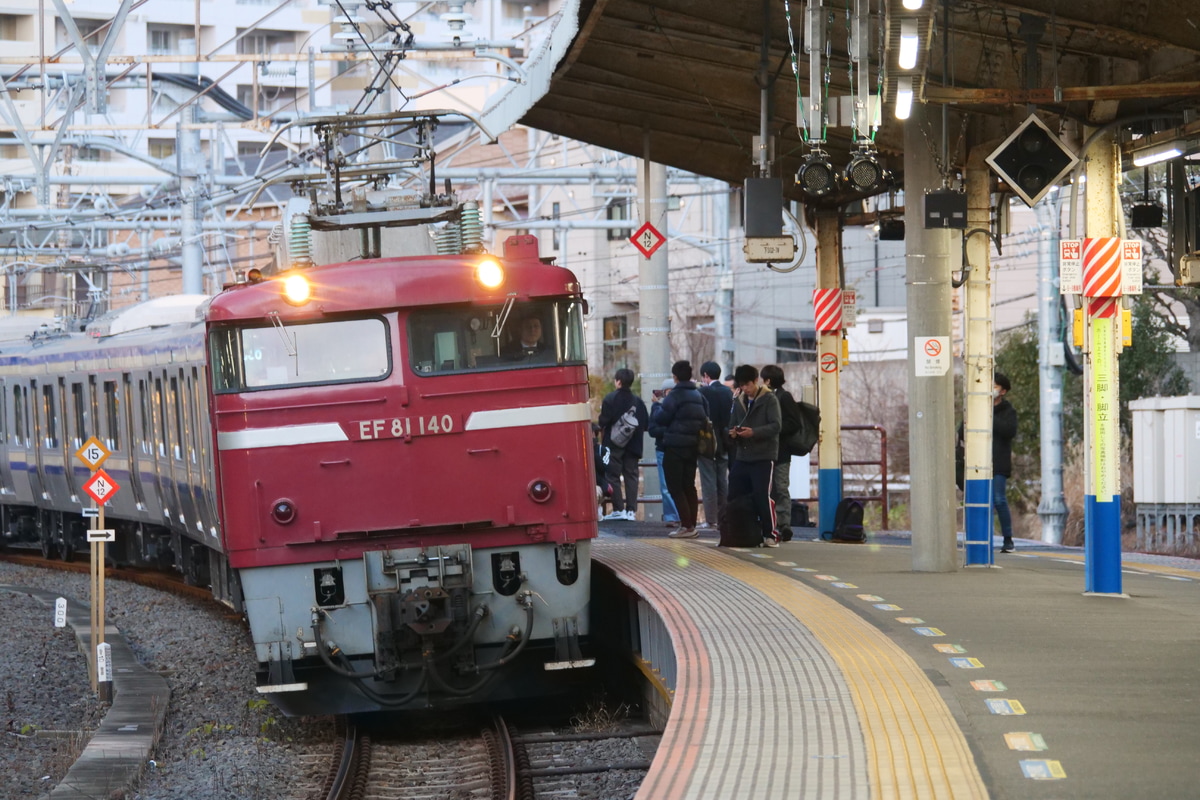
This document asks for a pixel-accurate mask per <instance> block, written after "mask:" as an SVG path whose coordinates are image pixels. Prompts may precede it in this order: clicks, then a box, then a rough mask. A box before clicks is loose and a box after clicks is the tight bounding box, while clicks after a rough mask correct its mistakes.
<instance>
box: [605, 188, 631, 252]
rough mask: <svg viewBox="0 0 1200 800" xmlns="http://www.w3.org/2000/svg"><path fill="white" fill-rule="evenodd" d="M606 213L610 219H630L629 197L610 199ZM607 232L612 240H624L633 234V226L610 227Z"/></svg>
mask: <svg viewBox="0 0 1200 800" xmlns="http://www.w3.org/2000/svg"><path fill="white" fill-rule="evenodd" d="M605 214H606V216H607V217H608V218H609V219H610V220H622V221H623V220H627V219H629V198H627V197H623V198H620V199H617V200H609V201H608V205H607V206H606V207H605ZM607 233H608V240H609V241H610V242H624V241H627V240H628V239H629V237H631V236H633V228H609V229H608V231H607Z"/></svg>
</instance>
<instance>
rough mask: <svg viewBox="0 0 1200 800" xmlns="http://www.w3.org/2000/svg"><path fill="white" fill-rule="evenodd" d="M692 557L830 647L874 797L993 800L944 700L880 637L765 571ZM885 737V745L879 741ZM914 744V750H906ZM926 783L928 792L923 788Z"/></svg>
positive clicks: (715, 557) (715, 556) (706, 555)
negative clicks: (759, 595) (757, 594)
mask: <svg viewBox="0 0 1200 800" xmlns="http://www.w3.org/2000/svg"><path fill="white" fill-rule="evenodd" d="M691 557H692V558H694V559H696V560H698V561H701V562H702V563H705V564H707V565H708V566H710V567H712V568H713V569H717V570H719V571H721V572H724V573H726V574H727V575H730V576H731V577H734V578H737V579H739V580H743V581H746V582H748V583H751V584H752V585H754V586H756V587H758V588H759V590H760V591H762V592H763V593H764V594H765V595H767V596H768V597H769V598H771V599H772V600H773V601H774V602H776V603H778V604H779V605H781V606H782V607H784V608H785V609H787V610H788V611H789V612H791V613H792V614H793V615H794V616H795V617H796V618H797V619H798V620H800V622H801V623H803V624H804V625H805V626H806V627H808V629H809V630H810V631H812V633H813V635H814V636H816V638H817V640H818V641H820V642H821V643H822V644H823V645H824V646H825V647H826V649H827V650H828V651H829V653H830V655H831V656H832V657H833V658H834V660H835V661H836V662H837V663H838V665H839V667H840V668H841V669H842V672H843V674H844V675H845V677H846V681H847V684H848V685H849V687H850V690H851V692H852V693H853V695H854V702H855V706H856V708H857V709H858V712H859V718H860V724H861V725H863V736H864V739H865V740H866V745H867V748H868V752H869V754H870V755H871V758H872V766H871V773H872V774H871V777H872V783H873V785H872V787H871V796H872V797H908V796H912V797H949V798H955V800H960V799H961V798H986V797H987V796H988V793H987V789H986V787H985V786H984V783H983V778H982V776H981V775H980V774H979V769H978V766H977V765H976V763H975V759H974V757H973V756H972V754H971V750H970V746H969V745H968V744H967V740H966V737H965V736H964V735H963V732H962V730H961V728H959V726H958V723H957V722H956V721H955V719H954V717H953V715H952V714H951V712H950V709H949V708H948V707H947V706H946V703H945V701H944V700H943V699H942V697H941V695H940V694H938V692H937V690H936V689H935V688H934V686H933V684H932V683H930V681H929V679H928V677H926V675H925V673H924V672H923V671H922V670H921V669H920V667H918V666H917V664H916V662H914V661H913V660H912V658H910V657H909V656H908V654H907V653H905V652H904V651H903V650H902V649H901V648H900V647H899V646H898V645H897V644H896V643H895V642H893V641H892V640H891V639H889V638H888V637H887V636H886V635H885V634H884V633H883V632H882V631H880V630H878V629H876V628H874V627H873V626H871V625H870V624H868V623H867V622H866V620H864V619H863V618H862V617H861V616H859V615H858V614H856V613H854V612H853V611H851V610H850V609H847V608H845V607H844V606H842V605H841V604H839V603H838V602H836V601H835V600H833V599H831V598H829V597H827V596H826V595H824V594H822V593H821V592H819V591H817V590H816V589H813V588H811V587H809V586H807V585H806V584H803V583H801V582H800V581H798V580H795V579H793V578H791V577H787V576H782V575H778V574H776V573H774V572H772V571H771V570H768V569H763V568H762V565H759V564H749V563H747V562H745V561H743V560H742V559H740V558H736V557H733V556H727V555H724V554H721V553H713V552H704V551H700V552H698V553H695V554H692V556H691ZM801 596H802V597H803V601H802V602H801V600H800V597H801ZM868 696H869V701H868ZM918 723H919V724H918ZM896 734H898V735H902V736H904V737H905V742H904V744H905V746H904V747H903V748H902V749H903V751H904V754H905V756H906V758H905V759H904V761H905V762H906V763H903V764H902V763H898V761H897V758H896V753H897V749H894V748H893V747H889V746H888V745H889V744H891V742H892V738H893V737H894V735H896ZM879 737H886V738H884V741H883V742H880V741H879ZM909 739H912V740H914V743H915V744H916V745H917V747H916V748H915V749H912V750H910V749H909V748H908V746H907V744H908V740H909ZM931 746H932V747H934V748H935V749H934V751H933V752H932V753H930V752H928V748H929V747H931ZM880 758H886V759H888V760H890V761H891V766H892V767H893V769H892V770H891V772H892V775H893V776H894V779H889V778H888V777H887V776H885V775H884V774H883V770H882V766H881V762H880V761H878V760H877V759H880ZM914 759H915V760H914ZM934 764H936V767H934V768H932V769H931V767H933V765H934ZM916 767H920V768H921V769H920V770H917V769H915V768H916ZM918 772H920V773H923V774H918ZM922 782H923V783H924V784H925V785H924V786H920V785H918V783H922ZM901 784H908V785H907V787H902V786H901Z"/></svg>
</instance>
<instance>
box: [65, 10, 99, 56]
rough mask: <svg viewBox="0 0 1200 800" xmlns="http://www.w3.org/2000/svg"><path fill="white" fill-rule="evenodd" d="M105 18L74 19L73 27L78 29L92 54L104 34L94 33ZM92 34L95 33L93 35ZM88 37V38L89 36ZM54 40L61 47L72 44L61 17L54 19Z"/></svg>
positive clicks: (96, 49)
mask: <svg viewBox="0 0 1200 800" xmlns="http://www.w3.org/2000/svg"><path fill="white" fill-rule="evenodd" d="M106 24H107V20H99V19H79V18H76V19H75V27H76V28H78V29H79V35H80V36H82V37H83V39H84V41H86V42H87V47H88V50H90V51H91V52H92V53H93V54H95V53H96V51H98V50H99V49H100V44H101V43H102V42H103V41H104V34H100V33H96V32H97V31H98V30H100V26H102V25H106ZM92 34H95V36H93V35H92ZM89 37H90V38H89ZM54 41H55V44H56V45H57V46H58V47H60V48H62V47H66V46H67V45H72V46H74V44H75V42H74V41H72V39H71V35H70V34H69V33H67V26H66V25H63V22H62V20H61V19H57V20H55V21H54Z"/></svg>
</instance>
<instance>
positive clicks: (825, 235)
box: [813, 212, 842, 532]
mask: <svg viewBox="0 0 1200 800" xmlns="http://www.w3.org/2000/svg"><path fill="white" fill-rule="evenodd" d="M815 225H816V235H817V252H816V258H817V288H816V290H815V291H813V319H814V322H815V323H816V324H815V325H814V328H815V329H816V331H817V395H818V398H817V401H818V405H819V406H820V408H821V438H820V440H819V444H818V447H817V466H818V469H817V512H818V513H817V516H818V520H819V521H818V524H819V525H820V528H819V529H818V532H824V531H832V530H833V518H834V515H835V512H836V511H837V506H838V503H840V502H841V501H842V416H841V408H840V406H839V403H840V402H841V398H840V395H841V371H842V290H841V287H840V277H839V271H838V265H839V262H840V253H841V246H842V232H841V222H840V220H839V219H838V215H837V214H836V213H832V214H830V213H826V212H818V213H817V215H816V223H815Z"/></svg>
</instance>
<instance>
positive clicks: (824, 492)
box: [817, 469, 842, 533]
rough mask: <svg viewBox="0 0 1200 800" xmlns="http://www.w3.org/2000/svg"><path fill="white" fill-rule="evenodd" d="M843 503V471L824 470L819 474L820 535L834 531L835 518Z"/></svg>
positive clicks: (818, 515)
mask: <svg viewBox="0 0 1200 800" xmlns="http://www.w3.org/2000/svg"><path fill="white" fill-rule="evenodd" d="M840 502H842V471H841V470H840V469H822V470H819V471H818V472H817V505H818V509H819V512H818V514H817V517H818V522H819V523H820V525H821V527H820V529H818V531H817V532H818V533H825V532H826V531H832V530H833V518H834V516H835V515H836V514H837V507H838V503H840Z"/></svg>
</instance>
